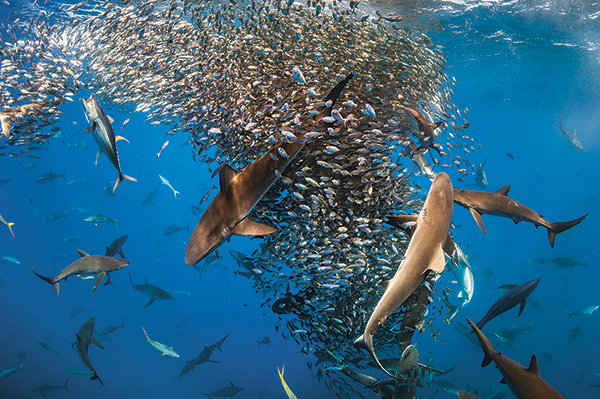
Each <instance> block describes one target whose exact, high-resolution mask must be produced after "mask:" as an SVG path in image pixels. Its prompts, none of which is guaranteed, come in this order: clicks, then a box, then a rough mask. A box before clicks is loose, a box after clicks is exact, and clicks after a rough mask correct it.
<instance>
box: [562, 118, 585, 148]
mask: <svg viewBox="0 0 600 399" xmlns="http://www.w3.org/2000/svg"><path fill="white" fill-rule="evenodd" d="M558 121H559V127H558V133H560V134H562V135H563V136H564V137H565V139H567V141H568V142H569V144H571V145H572V146H573V147H575V148H576V149H577V151H580V152H585V148H584V147H583V144H581V141H580V140H579V137H577V132H576V131H575V130H573V131H572V132H569V131H568V130H567V129H565V127H564V126H563V121H562V116H560V115H558Z"/></svg>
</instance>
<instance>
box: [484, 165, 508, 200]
mask: <svg viewBox="0 0 600 399" xmlns="http://www.w3.org/2000/svg"><path fill="white" fill-rule="evenodd" d="M486 161H487V160H486ZM509 190H510V184H507V185H506V186H504V187H502V188H501V189H500V190H498V191H496V194H500V195H504V196H507V197H508V191H509Z"/></svg>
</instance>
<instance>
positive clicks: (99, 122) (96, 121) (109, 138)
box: [82, 96, 137, 193]
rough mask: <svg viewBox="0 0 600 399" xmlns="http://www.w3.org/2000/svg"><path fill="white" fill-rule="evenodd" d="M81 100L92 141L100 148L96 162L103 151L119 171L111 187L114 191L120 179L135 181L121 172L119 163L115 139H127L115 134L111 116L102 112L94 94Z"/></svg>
mask: <svg viewBox="0 0 600 399" xmlns="http://www.w3.org/2000/svg"><path fill="white" fill-rule="evenodd" d="M82 101H83V111H84V112H85V118H86V119H87V121H88V123H90V121H91V122H92V135H93V136H94V141H95V142H96V144H98V147H99V148H100V150H99V151H98V154H96V163H98V156H99V155H100V153H104V155H106V157H107V158H108V159H109V160H110V162H112V164H113V165H114V167H115V168H116V169H117V172H119V176H118V177H117V181H115V186H114V187H113V189H112V191H113V193H114V192H115V190H116V189H117V186H118V185H119V183H120V182H121V181H122V180H131V181H137V180H136V179H134V178H133V177H131V176H127V175H124V174H123V172H121V165H120V164H119V155H118V154H117V141H118V140H125V141H127V139H126V138H124V137H121V136H115V132H114V131H113V128H112V118H111V117H109V116H108V115H106V114H105V113H104V110H103V109H102V107H100V104H98V101H96V99H95V98H94V96H90V98H89V99H87V100H86V99H85V98H83V99H82ZM127 142H129V141H127Z"/></svg>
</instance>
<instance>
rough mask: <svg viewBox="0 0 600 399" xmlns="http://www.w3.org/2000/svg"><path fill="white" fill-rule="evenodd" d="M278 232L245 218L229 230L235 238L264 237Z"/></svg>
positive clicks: (271, 227) (275, 229) (276, 229)
mask: <svg viewBox="0 0 600 399" xmlns="http://www.w3.org/2000/svg"><path fill="white" fill-rule="evenodd" d="M277 231H279V229H278V228H277V227H273V226H269V225H268V224H265V223H260V222H257V221H254V220H252V219H250V218H249V217H245V218H244V219H242V220H241V221H240V222H239V223H238V224H236V225H235V227H234V228H233V230H231V234H232V235H236V236H264V235H267V234H273V233H276V232H277Z"/></svg>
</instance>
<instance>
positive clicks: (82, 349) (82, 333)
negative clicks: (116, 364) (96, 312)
mask: <svg viewBox="0 0 600 399" xmlns="http://www.w3.org/2000/svg"><path fill="white" fill-rule="evenodd" d="M95 324H96V319H95V318H93V317H92V318H90V319H89V320H88V321H86V322H85V323H84V324H83V325H82V326H81V328H80V329H79V332H78V333H77V334H75V335H76V336H77V341H76V342H75V345H76V348H77V354H78V355H79V358H80V359H81V362H82V363H83V364H84V366H85V367H87V368H88V370H90V371H91V372H92V373H93V374H92V377H91V378H90V380H98V381H100V383H101V384H102V385H104V383H103V382H102V380H101V379H100V378H99V377H98V373H96V370H95V369H94V366H92V363H91V362H90V358H89V356H88V349H89V347H90V344H94V345H96V346H97V347H98V348H100V349H104V346H102V344H101V343H100V341H98V340H97V339H96V338H94V337H93V336H92V334H93V333H94V325H95Z"/></svg>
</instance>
